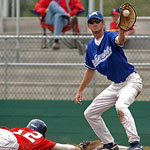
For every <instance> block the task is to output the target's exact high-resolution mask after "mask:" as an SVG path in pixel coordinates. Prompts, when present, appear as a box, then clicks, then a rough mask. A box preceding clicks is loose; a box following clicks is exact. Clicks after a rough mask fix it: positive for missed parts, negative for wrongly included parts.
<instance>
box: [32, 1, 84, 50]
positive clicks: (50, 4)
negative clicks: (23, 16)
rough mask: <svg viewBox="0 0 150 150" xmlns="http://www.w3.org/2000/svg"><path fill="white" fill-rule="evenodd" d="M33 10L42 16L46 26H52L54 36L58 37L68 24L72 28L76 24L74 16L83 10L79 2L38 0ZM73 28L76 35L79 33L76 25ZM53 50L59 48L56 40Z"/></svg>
mask: <svg viewBox="0 0 150 150" xmlns="http://www.w3.org/2000/svg"><path fill="white" fill-rule="evenodd" d="M34 10H35V11H36V12H38V13H39V14H40V15H41V16H42V20H44V22H45V23H46V24H49V25H54V35H57V36H58V35H61V33H62V29H63V27H64V26H66V25H67V24H68V23H70V24H71V25H72V26H74V24H75V23H76V22H77V18H76V15H78V14H79V13H81V12H84V10H85V9H84V6H83V4H82V2H81V1H80V0H54V1H53V0H39V1H38V2H37V3H36V4H35V7H34ZM75 26H76V31H77V33H80V31H79V28H78V24H77V23H76V25H75ZM53 48H54V49H59V48H60V44H59V41H58V39H56V40H55V42H54V44H53Z"/></svg>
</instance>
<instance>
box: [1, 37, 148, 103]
mask: <svg viewBox="0 0 150 150" xmlns="http://www.w3.org/2000/svg"><path fill="white" fill-rule="evenodd" d="M54 38H55V37H54V36H28V35H22V36H21V35H20V36H12V35H1V36H0V57H1V59H0V91H1V94H0V99H3V100H5V99H18V100H23V99H25V100H30V99H32V100H42V99H44V100H74V97H75V94H76V91H77V88H78V86H79V84H80V82H81V80H82V77H83V74H84V71H85V69H86V68H85V67H84V57H85V54H84V55H80V54H79V52H78V49H77V48H76V47H74V48H68V47H67V46H66V45H64V44H63V43H61V44H62V45H61V49H60V50H59V51H54V50H52V49H51V47H48V48H47V49H41V46H40V45H41V40H42V39H47V40H49V39H54ZM58 38H60V40H61V39H63V40H64V39H66V40H81V41H82V42H83V43H85V44H86V43H87V42H88V41H89V40H90V39H91V38H92V36H90V35H89V36H59V37H58ZM18 42H19V45H18ZM149 45H150V36H130V37H127V43H126V45H125V53H126V55H127V58H128V61H129V62H131V63H132V64H134V65H135V68H136V70H137V72H138V73H139V74H140V75H141V77H142V79H143V91H142V93H141V95H140V96H139V97H138V98H137V100H139V101H150V95H149V92H150V88H149V87H150V84H149V83H150V82H149V81H150V80H149V76H150V59H149V58H150V46H149ZM109 84H110V81H108V80H107V79H106V78H105V77H103V76H100V75H98V74H97V73H96V74H95V77H94V79H93V81H92V82H91V83H90V84H89V86H88V87H87V89H86V90H85V91H84V97H83V99H85V100H91V99H93V98H94V97H95V96H96V95H97V94H98V93H100V92H101V91H102V90H103V89H104V88H105V87H107V86H108V85H109Z"/></svg>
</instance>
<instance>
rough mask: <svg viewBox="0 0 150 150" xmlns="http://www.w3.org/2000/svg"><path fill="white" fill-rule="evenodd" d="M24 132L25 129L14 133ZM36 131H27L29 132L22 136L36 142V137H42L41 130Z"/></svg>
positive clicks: (20, 133)
mask: <svg viewBox="0 0 150 150" xmlns="http://www.w3.org/2000/svg"><path fill="white" fill-rule="evenodd" d="M22 132H23V130H18V132H13V133H15V134H18V135H22ZM34 133H35V134H34ZM34 133H30V132H27V133H25V134H23V135H22V136H23V137H25V138H26V139H28V140H29V141H31V142H32V143H34V142H35V141H36V140H35V139H39V138H41V137H42V134H40V133H39V132H36V131H35V132H34Z"/></svg>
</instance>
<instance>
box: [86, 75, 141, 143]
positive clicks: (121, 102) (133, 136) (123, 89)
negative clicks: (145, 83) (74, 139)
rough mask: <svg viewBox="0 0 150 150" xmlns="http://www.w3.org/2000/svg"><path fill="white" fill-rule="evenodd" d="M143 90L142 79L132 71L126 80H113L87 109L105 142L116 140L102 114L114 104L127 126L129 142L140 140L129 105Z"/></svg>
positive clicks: (92, 124) (87, 115) (89, 119)
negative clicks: (116, 81)
mask: <svg viewBox="0 0 150 150" xmlns="http://www.w3.org/2000/svg"><path fill="white" fill-rule="evenodd" d="M141 90H142V79H141V78H140V76H139V75H138V73H132V74H130V75H129V76H128V77H127V78H126V80H125V81H124V82H121V83H114V82H113V83H112V84H111V85H110V86H109V87H108V88H106V89H105V90H104V91H103V92H102V93H100V94H99V95H98V96H97V97H96V98H95V99H94V100H93V102H92V103H91V104H90V105H89V107H88V108H87V109H86V110H85V112H84V115H85V118H86V119H87V121H88V123H89V124H90V126H91V127H92V129H93V130H94V132H95V134H96V135H97V136H98V137H99V139H100V140H101V141H102V142H103V144H107V143H111V142H114V139H113V137H112V135H111V133H110V132H109V130H108V129H107V127H106V125H105V123H104V121H103V119H102V117H101V114H102V113H103V112H104V111H106V110H107V109H109V108H110V107H112V106H114V105H115V107H116V110H117V113H118V116H119V119H120V121H121V123H122V125H123V127H124V128H125V131H126V134H127V136H128V139H129V142H130V143H131V142H133V141H140V137H139V136H138V133H137V130H136V126H135V122H134V119H133V117H132V115H131V113H130V111H129V109H128V107H129V106H130V105H131V104H132V103H133V102H134V101H135V98H136V96H137V95H138V94H139V93H140V92H141Z"/></svg>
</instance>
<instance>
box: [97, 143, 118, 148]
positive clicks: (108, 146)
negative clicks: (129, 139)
mask: <svg viewBox="0 0 150 150" xmlns="http://www.w3.org/2000/svg"><path fill="white" fill-rule="evenodd" d="M105 149H106V150H119V147H118V144H116V143H109V144H104V145H102V146H101V147H98V148H97V149H95V150H105Z"/></svg>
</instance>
